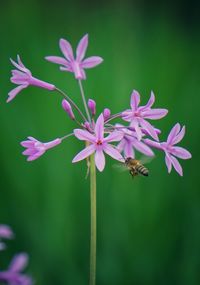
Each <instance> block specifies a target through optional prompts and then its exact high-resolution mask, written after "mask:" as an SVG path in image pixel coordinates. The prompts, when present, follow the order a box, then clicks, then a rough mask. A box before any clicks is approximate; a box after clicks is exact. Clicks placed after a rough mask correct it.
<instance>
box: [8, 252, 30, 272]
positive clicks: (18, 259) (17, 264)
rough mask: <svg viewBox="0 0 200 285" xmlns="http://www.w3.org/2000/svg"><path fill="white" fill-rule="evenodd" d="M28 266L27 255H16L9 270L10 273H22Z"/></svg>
mask: <svg viewBox="0 0 200 285" xmlns="http://www.w3.org/2000/svg"><path fill="white" fill-rule="evenodd" d="M27 264H28V255H27V254H26V253H21V254H17V255H15V256H14V258H13V259H12V261H11V263H10V266H9V270H10V271H12V272H20V271H22V270H23V269H24V268H25V267H26V266H27Z"/></svg>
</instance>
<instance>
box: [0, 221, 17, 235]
mask: <svg viewBox="0 0 200 285" xmlns="http://www.w3.org/2000/svg"><path fill="white" fill-rule="evenodd" d="M13 236H14V234H13V231H12V230H11V228H10V227H9V226H7V225H2V224H0V238H7V239H11V238H13Z"/></svg>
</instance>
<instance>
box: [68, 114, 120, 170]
mask: <svg viewBox="0 0 200 285" xmlns="http://www.w3.org/2000/svg"><path fill="white" fill-rule="evenodd" d="M74 135H75V136H76V137H77V138H78V139H79V140H83V141H88V142H90V145H89V146H88V147H86V148H85V149H84V150H82V151H81V152H79V153H78V154H77V155H76V156H75V157H74V159H73V160H72V162H78V161H80V160H83V159H85V158H86V157H88V156H90V155H91V154H93V153H94V152H95V164H96V167H97V168H98V170H99V171H103V169H104V167H105V156H104V152H105V153H107V154H108V155H110V156H111V157H112V158H114V159H116V160H119V161H121V162H122V161H123V160H124V159H123V157H122V155H121V154H120V153H119V151H118V150H117V149H116V148H115V147H114V146H113V145H111V144H109V142H114V141H119V140H121V139H122V137H123V135H122V134H121V133H120V132H118V131H114V132H112V133H110V134H109V135H108V136H107V137H106V138H104V117H103V114H100V116H99V117H98V119H97V121H96V124H95V128H94V134H91V133H90V132H88V131H86V130H81V129H75V130H74Z"/></svg>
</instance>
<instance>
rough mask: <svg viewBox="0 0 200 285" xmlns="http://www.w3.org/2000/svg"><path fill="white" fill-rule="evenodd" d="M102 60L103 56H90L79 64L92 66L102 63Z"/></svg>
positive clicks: (87, 66)
mask: <svg viewBox="0 0 200 285" xmlns="http://www.w3.org/2000/svg"><path fill="white" fill-rule="evenodd" d="M102 61H103V58H101V57H100V56H91V57H88V58H86V59H85V60H84V61H83V62H82V63H81V66H82V68H92V67H95V66H97V65H99V64H100V63H102Z"/></svg>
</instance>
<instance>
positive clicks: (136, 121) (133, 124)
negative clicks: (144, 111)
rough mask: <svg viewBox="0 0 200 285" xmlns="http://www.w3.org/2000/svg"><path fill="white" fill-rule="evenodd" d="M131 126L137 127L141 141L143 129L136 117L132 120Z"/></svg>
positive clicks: (136, 130)
mask: <svg viewBox="0 0 200 285" xmlns="http://www.w3.org/2000/svg"><path fill="white" fill-rule="evenodd" d="M130 127H133V128H134V129H135V132H136V135H137V138H138V140H139V141H140V140H141V139H142V131H141V129H140V127H139V124H138V120H135V119H134V120H132V121H131V124H130Z"/></svg>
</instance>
